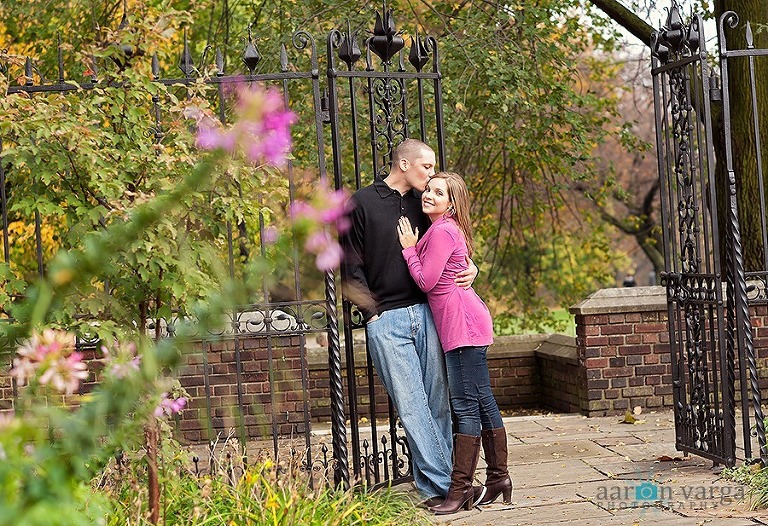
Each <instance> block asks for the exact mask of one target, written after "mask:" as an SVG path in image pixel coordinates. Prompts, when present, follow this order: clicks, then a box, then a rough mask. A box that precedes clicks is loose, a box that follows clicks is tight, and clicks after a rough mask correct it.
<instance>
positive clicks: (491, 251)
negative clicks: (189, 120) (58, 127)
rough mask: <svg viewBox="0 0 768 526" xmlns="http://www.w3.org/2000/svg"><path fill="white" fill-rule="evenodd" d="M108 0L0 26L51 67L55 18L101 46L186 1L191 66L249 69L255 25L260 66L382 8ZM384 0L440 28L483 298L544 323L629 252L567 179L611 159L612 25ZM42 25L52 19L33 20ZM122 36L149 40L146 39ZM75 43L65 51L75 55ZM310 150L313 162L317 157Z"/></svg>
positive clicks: (15, 6) (66, 33) (585, 178)
mask: <svg viewBox="0 0 768 526" xmlns="http://www.w3.org/2000/svg"><path fill="white" fill-rule="evenodd" d="M91 4H93V5H91ZM106 4H108V5H106ZM106 4H105V3H99V2H70V3H67V4H65V6H63V7H61V6H60V7H58V8H56V9H57V10H56V11H54V8H53V7H52V5H51V4H50V3H48V2H43V1H33V2H26V3H25V2H18V1H11V2H9V3H4V4H3V6H2V7H0V9H2V10H3V12H2V15H3V19H9V18H12V19H14V20H15V22H14V24H13V25H9V26H8V27H7V28H6V31H5V34H4V35H0V39H2V40H3V45H4V46H5V47H8V48H9V49H10V50H11V53H13V54H16V55H18V56H22V55H24V54H27V53H29V54H33V53H34V54H36V56H39V57H43V58H44V60H45V62H41V66H46V67H45V68H41V69H45V70H46V71H55V70H56V56H55V53H53V52H52V51H53V50H55V35H56V34H57V32H61V34H62V41H64V42H74V43H75V45H76V46H77V45H78V42H80V43H83V44H84V43H85V42H86V41H88V40H89V39H90V41H92V42H96V43H97V44H98V45H97V48H98V47H99V46H100V47H101V48H103V49H109V45H110V44H114V43H115V42H114V39H112V40H110V39H108V38H106V37H105V36H104V34H105V32H104V28H105V27H116V26H118V25H119V24H120V22H121V19H122V16H123V9H124V7H125V6H127V8H128V12H129V13H132V12H135V11H136V6H138V5H144V6H146V8H147V9H155V10H157V9H158V8H159V6H160V5H161V4H162V5H164V6H165V7H166V8H172V9H174V10H175V11H174V13H179V14H178V15H177V19H179V20H182V19H181V18H179V17H182V16H183V17H186V18H183V20H182V21H183V24H182V26H178V25H177V26H176V28H177V29H176V30H175V33H174V34H173V35H171V36H169V38H171V39H172V40H173V41H174V44H175V46H176V47H175V49H176V50H177V53H178V50H180V49H181V43H182V39H183V35H184V34H186V37H187V40H188V42H189V44H190V46H191V50H192V55H193V57H194V58H195V65H196V66H198V67H202V68H203V69H204V68H205V64H204V62H205V63H210V62H212V61H213V54H214V53H213V49H214V48H215V47H218V48H220V49H221V50H222V52H223V56H224V62H225V63H226V67H227V71H228V72H229V71H237V70H240V71H242V69H243V68H242V64H241V63H240V57H241V54H242V51H243V47H244V44H245V38H246V37H247V36H248V28H249V27H250V30H251V34H252V35H253V40H254V43H255V44H256V45H258V47H259V50H260V53H261V56H262V58H261V61H260V63H259V66H258V68H265V70H268V68H270V67H271V66H273V65H274V64H275V62H276V61H277V60H279V52H278V51H279V44H278V43H279V42H280V41H282V42H288V41H289V38H290V34H291V32H292V31H293V30H295V29H297V28H302V29H305V30H307V31H309V32H311V33H313V34H315V35H325V34H326V33H327V31H328V30H329V29H331V28H332V27H341V28H343V29H344V30H346V24H344V22H345V20H344V19H345V18H348V19H349V26H348V27H350V28H351V29H352V30H353V31H358V30H359V31H361V33H360V38H361V40H362V39H364V38H365V37H366V36H367V34H366V31H367V30H369V29H370V28H371V25H372V21H373V19H374V17H375V11H376V10H377V9H380V6H379V5H378V4H370V5H367V4H361V3H360V2H356V1H340V2H335V3H334V4H333V5H329V4H327V2H321V1H319V0H308V1H303V2H297V1H290V0H286V1H282V2H263V3H259V4H258V5H255V4H252V3H242V2H227V1H217V0H200V1H196V2H191V1H189V0H187V1H184V0H177V1H174V2H170V3H161V2H160V1H159V0H144V1H143V2H134V1H132V0H131V1H127V2H107V3H106ZM388 4H389V6H390V7H392V8H393V10H394V13H395V18H396V21H397V24H398V28H399V29H401V30H403V31H405V34H404V35H403V36H404V37H405V39H406V42H407V43H408V44H410V38H409V37H411V36H413V35H412V33H413V32H414V31H415V30H416V29H418V30H419V31H420V32H421V33H422V34H430V35H433V36H435V37H437V39H438V42H439V46H440V55H441V60H442V67H441V70H442V73H443V86H444V110H445V119H446V122H445V127H446V138H447V155H448V162H447V166H446V168H449V169H452V170H456V171H459V172H461V173H462V174H463V175H465V177H466V179H467V182H468V184H469V186H470V189H471V191H472V194H473V211H472V215H473V218H474V221H475V227H476V233H477V236H478V241H479V242H478V246H479V247H481V250H480V251H478V254H477V256H476V260H477V263H478V264H479V265H480V268H481V277H480V278H479V279H478V281H477V283H476V286H477V288H478V289H479V290H480V292H481V294H483V295H484V296H485V297H487V298H489V300H490V301H489V302H490V303H491V304H492V305H493V308H494V311H495V312H494V313H495V314H496V318H497V320H499V323H500V324H504V323H505V321H504V320H505V319H509V318H513V317H518V318H521V319H522V320H523V325H524V326H525V327H527V328H536V327H539V326H540V323H541V322H542V320H544V319H545V317H546V316H547V315H548V313H549V309H550V308H551V307H552V306H553V305H563V306H567V305H570V304H572V303H573V302H575V301H578V300H580V299H582V298H583V297H584V296H585V295H586V294H588V293H590V292H592V291H593V290H595V289H598V288H600V287H602V286H605V285H608V284H610V283H612V282H613V276H614V274H615V271H616V268H617V266H618V265H619V264H620V263H621V262H622V261H623V255H622V254H621V253H619V252H618V251H617V250H616V249H615V248H614V247H613V245H612V242H611V235H612V234H611V232H612V230H611V229H612V227H611V226H610V225H609V224H607V223H606V221H605V219H604V218H602V217H601V216H600V214H599V213H596V212H594V211H592V210H591V209H590V208H589V207H582V206H580V204H579V203H578V202H576V201H575V200H574V199H573V192H574V188H575V187H576V186H577V185H579V184H582V183H585V182H592V181H596V180H597V179H599V177H600V173H602V171H603V169H604V167H603V166H602V165H601V164H600V162H599V160H598V159H597V158H596V157H595V155H594V154H595V151H596V148H597V147H598V146H599V145H600V144H601V143H603V142H604V141H605V139H606V137H608V136H610V135H611V134H614V133H616V131H617V127H616V124H615V123H616V120H617V119H619V118H620V115H619V113H618V110H617V106H618V104H619V95H618V93H614V92H610V91H605V92H600V93H598V92H597V91H595V90H593V89H591V86H594V85H597V84H599V83H601V82H606V81H607V80H608V79H610V78H612V77H613V76H615V75H618V73H619V69H618V68H617V67H615V65H614V64H613V61H612V59H610V57H608V54H609V53H610V52H612V51H613V47H612V46H613V45H614V42H615V41H614V40H613V37H612V36H611V35H608V36H607V37H606V32H605V31H604V28H601V27H598V26H596V25H595V23H585V20H587V21H589V20H591V18H587V19H585V17H584V12H583V10H581V9H580V8H579V4H578V2H575V1H574V0H539V1H537V2H526V3H520V4H514V5H510V4H507V3H502V2H495V1H491V2H462V3H458V4H457V3H455V2H449V1H447V0H437V1H434V2H425V1H419V2H406V1H401V0H397V1H392V2H389V3H388ZM29 13H35V14H34V15H32V16H30V15H29ZM182 13H183V14H182ZM22 15H24V16H22ZM588 15H589V16H591V14H589V13H588ZM134 16H135V15H134ZM44 20H49V21H50V22H51V23H50V24H48V23H43V21H44ZM158 20H160V21H161V20H162V18H161V19H158ZM32 21H36V22H34V23H33V22H32ZM597 22H598V23H599V20H598V21H597ZM129 23H132V22H131V20H129ZM38 26H43V27H44V28H45V29H44V30H43V31H38V29H37V28H38ZM54 26H55V28H54ZM182 27H183V29H184V31H182ZM123 44H129V45H134V46H135V48H136V49H139V50H143V51H144V52H146V51H147V50H148V46H146V45H144V44H143V43H142V42H141V41H135V42H124V43H123ZM319 44H320V46H322V45H323V42H319ZM209 46H211V47H209ZM601 52H606V53H601ZM71 56H72V54H67V58H66V60H73V59H72V58H70V57H71ZM79 56H80V57H81V62H82V65H81V66H80V69H81V70H87V68H88V67H89V62H88V60H87V58H88V57H87V56H85V55H84V54H80V55H79ZM204 56H205V57H206V58H205V61H203V57H204ZM142 60H143V61H144V62H145V63H146V62H148V61H149V57H146V56H145V57H144V58H141V57H136V58H135V59H133V62H136V63H138V62H139V61H142ZM177 62H178V54H177V55H175V56H174V54H173V53H168V54H166V55H165V56H164V57H161V65H162V67H163V70H164V71H166V70H169V69H173V68H175V67H177ZM305 99H306V97H304V100H303V99H302V98H301V97H298V98H297V97H292V101H296V104H303V103H307V101H306V100H305ZM310 100H311V99H310ZM294 130H295V138H296V141H297V147H296V149H295V151H297V152H302V151H311V150H312V148H304V147H303V144H304V143H303V142H302V141H310V140H311V138H312V137H311V136H312V134H311V133H310V131H309V130H307V129H305V128H304V127H302V123H301V122H300V123H299V124H298V125H297V126H296V127H295V129H294ZM307 144H308V143H307ZM303 162H304V165H303V166H305V167H307V169H309V168H310V166H311V158H310V157H306V158H305V159H304V160H303Z"/></svg>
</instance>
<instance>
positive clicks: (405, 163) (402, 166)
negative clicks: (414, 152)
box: [399, 159, 411, 172]
mask: <svg viewBox="0 0 768 526" xmlns="http://www.w3.org/2000/svg"><path fill="white" fill-rule="evenodd" d="M410 164H411V163H410V161H408V159H400V163H399V166H400V169H401V170H402V171H404V172H407V171H408V166H410Z"/></svg>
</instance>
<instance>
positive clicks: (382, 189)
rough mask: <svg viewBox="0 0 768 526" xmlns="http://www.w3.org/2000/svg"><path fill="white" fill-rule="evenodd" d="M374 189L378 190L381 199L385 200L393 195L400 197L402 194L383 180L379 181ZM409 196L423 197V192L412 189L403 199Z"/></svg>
mask: <svg viewBox="0 0 768 526" xmlns="http://www.w3.org/2000/svg"><path fill="white" fill-rule="evenodd" d="M373 187H374V188H375V189H376V192H377V193H378V194H379V197H381V198H382V199H384V198H386V197H389V196H390V195H392V194H397V195H400V192H398V191H397V190H395V189H393V188H390V186H389V185H388V184H387V183H385V182H384V180H383V179H377V180H376V181H375V182H374V183H373ZM408 195H413V196H416V197H421V192H419V191H418V190H416V189H415V188H412V189H410V190H408V191H407V192H405V193H404V194H403V197H406V196H408Z"/></svg>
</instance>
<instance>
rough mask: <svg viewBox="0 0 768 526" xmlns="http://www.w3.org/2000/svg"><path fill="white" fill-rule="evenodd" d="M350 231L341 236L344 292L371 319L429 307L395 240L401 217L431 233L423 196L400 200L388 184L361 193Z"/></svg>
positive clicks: (379, 183) (356, 196)
mask: <svg viewBox="0 0 768 526" xmlns="http://www.w3.org/2000/svg"><path fill="white" fill-rule="evenodd" d="M351 203H352V205H353V208H352V211H351V213H350V219H351V222H352V226H351V228H350V230H349V232H347V234H345V235H344V236H343V237H342V244H343V246H344V271H345V276H344V278H345V291H346V297H347V299H349V300H351V301H352V302H353V303H355V304H356V305H357V306H358V308H359V309H360V311H361V312H362V313H363V316H364V318H365V319H366V320H368V319H369V318H370V317H371V316H373V315H374V314H380V313H382V312H384V311H386V310H389V309H397V308H400V307H407V306H409V305H416V304H417V303H426V302H427V297H426V296H425V295H424V293H423V292H422V291H421V290H420V289H419V287H418V286H417V285H416V282H415V281H413V279H411V275H410V274H409V273H408V266H407V265H406V263H405V258H403V255H402V247H401V246H400V240H399V239H398V236H397V222H398V220H399V219H400V216H405V217H407V218H408V219H409V220H410V221H411V225H412V226H413V227H414V228H418V229H419V237H421V236H422V235H423V234H424V232H426V231H427V228H429V225H430V222H429V218H427V216H425V215H424V213H423V212H422V211H421V195H420V193H419V194H417V193H416V191H414V190H410V191H408V192H406V193H405V195H400V193H399V192H398V191H396V190H393V189H392V188H390V187H389V186H388V185H387V184H386V183H385V182H384V181H376V182H375V183H373V184H372V185H370V186H366V187H364V188H361V189H360V190H358V191H357V192H355V194H354V195H353V196H352V197H351Z"/></svg>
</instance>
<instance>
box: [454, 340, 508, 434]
mask: <svg viewBox="0 0 768 526" xmlns="http://www.w3.org/2000/svg"><path fill="white" fill-rule="evenodd" d="M487 350H488V347H459V348H458V349H454V350H452V351H449V352H447V353H446V354H445V364H446V367H447V368H448V388H449V389H450V392H451V406H453V411H454V413H456V419H457V420H458V432H459V433H461V434H462V435H471V436H475V437H476V436H480V430H481V429H497V428H499V427H504V422H502V421H501V413H500V412H499V406H498V405H497V404H496V399H495V398H494V397H493V393H492V392H491V377H490V376H489V375H488V362H487V361H486V357H485V353H486V351H487Z"/></svg>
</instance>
